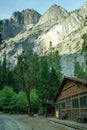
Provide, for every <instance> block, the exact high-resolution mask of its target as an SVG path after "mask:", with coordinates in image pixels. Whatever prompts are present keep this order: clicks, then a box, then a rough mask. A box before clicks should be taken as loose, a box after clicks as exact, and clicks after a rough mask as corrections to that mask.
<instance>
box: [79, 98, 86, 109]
mask: <svg viewBox="0 0 87 130" xmlns="http://www.w3.org/2000/svg"><path fill="white" fill-rule="evenodd" d="M80 107H87V96H84V97H81V98H80Z"/></svg>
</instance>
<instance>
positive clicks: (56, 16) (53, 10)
mask: <svg viewBox="0 0 87 130" xmlns="http://www.w3.org/2000/svg"><path fill="white" fill-rule="evenodd" d="M67 16H69V13H68V12H67V11H66V10H65V9H64V8H62V7H60V6H57V5H53V6H51V7H50V8H49V9H48V10H47V11H46V12H45V13H44V14H43V15H42V17H41V18H40V19H39V22H38V24H37V25H40V26H41V25H44V26H45V27H46V26H50V27H51V26H53V25H54V24H58V23H59V22H61V21H62V20H64V19H65V18H66V17H67Z"/></svg>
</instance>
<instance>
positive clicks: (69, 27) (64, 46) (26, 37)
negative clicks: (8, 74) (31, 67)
mask: <svg viewBox="0 0 87 130" xmlns="http://www.w3.org/2000/svg"><path fill="white" fill-rule="evenodd" d="M86 9H87V2H86V3H85V4H84V5H83V6H82V8H81V9H79V10H76V11H73V12H72V13H71V12H70V13H69V12H67V11H66V10H65V9H64V8H62V7H60V6H57V5H53V6H51V7H50V8H49V9H48V10H47V11H46V13H44V14H43V15H42V16H41V15H40V14H39V13H38V12H36V11H35V10H32V9H26V10H23V11H22V12H14V13H13V14H12V17H11V18H10V19H9V20H3V22H4V26H3V38H4V43H3V44H2V46H1V52H0V59H1V61H2V60H3V57H4V54H5V52H6V54H7V59H8V62H9V61H10V62H11V63H12V64H13V65H15V64H16V62H17V61H16V59H15V56H17V55H21V54H23V53H26V51H27V50H28V49H29V48H31V49H32V50H33V51H35V52H37V53H38V54H39V55H42V54H46V53H48V52H49V46H50V42H51V43H52V47H53V48H54V50H58V51H59V54H60V55H61V56H62V58H61V66H62V71H63V73H64V74H65V75H73V73H74V60H75V59H77V61H80V63H82V62H83V60H84V58H83V57H82V56H81V55H80V50H81V48H82V43H83V40H82V35H83V34H84V33H86V32H87V26H84V22H85V16H86V15H87V10H86ZM76 57H77V58H76ZM70 60H71V61H72V62H70V63H71V64H70V66H68V69H67V63H69V61H70Z"/></svg>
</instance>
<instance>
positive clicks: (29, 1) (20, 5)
mask: <svg viewBox="0 0 87 130" xmlns="http://www.w3.org/2000/svg"><path fill="white" fill-rule="evenodd" d="M86 1H87V0H0V19H8V18H10V16H11V15H12V13H13V12H14V11H22V10H24V9H27V8H29V9H34V10H36V11H37V12H39V13H40V14H44V13H45V12H46V11H47V10H48V9H49V8H50V7H51V6H52V5H53V4H57V5H59V6H62V7H63V8H65V9H66V10H67V11H73V10H75V9H79V8H81V7H82V6H83V5H84V3H85V2H86Z"/></svg>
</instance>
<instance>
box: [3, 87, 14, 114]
mask: <svg viewBox="0 0 87 130" xmlns="http://www.w3.org/2000/svg"><path fill="white" fill-rule="evenodd" d="M2 94H3V99H4V100H3V110H4V111H5V112H7V111H9V110H11V109H10V103H11V100H12V97H13V95H14V94H15V93H14V91H13V89H12V88H10V87H8V86H5V87H4V89H3V90H2Z"/></svg>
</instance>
